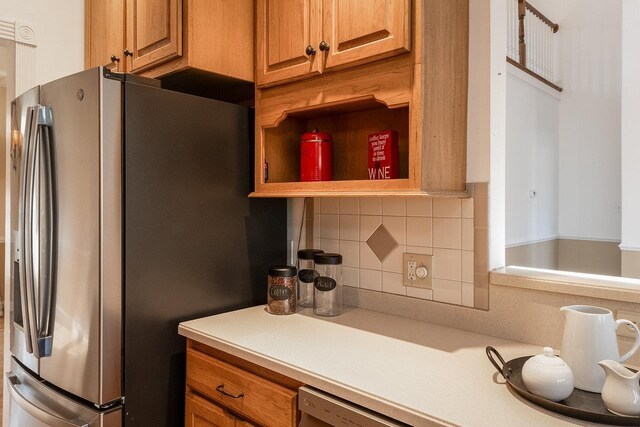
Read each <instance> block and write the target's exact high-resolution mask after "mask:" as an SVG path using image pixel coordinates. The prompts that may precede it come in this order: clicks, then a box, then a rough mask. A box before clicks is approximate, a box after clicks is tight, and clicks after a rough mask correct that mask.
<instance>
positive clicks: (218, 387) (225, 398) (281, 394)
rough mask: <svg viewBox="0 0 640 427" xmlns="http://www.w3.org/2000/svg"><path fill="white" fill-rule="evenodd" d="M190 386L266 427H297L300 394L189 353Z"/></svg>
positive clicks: (216, 361) (204, 356) (202, 355)
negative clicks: (298, 397)
mask: <svg viewBox="0 0 640 427" xmlns="http://www.w3.org/2000/svg"><path fill="white" fill-rule="evenodd" d="M187 386H188V387H190V388H191V389H193V390H197V391H198V392H200V393H202V394H204V395H206V396H207V397H208V398H210V399H211V400H213V401H215V402H218V403H220V404H221V405H223V406H225V407H227V408H229V409H231V410H232V411H234V412H236V413H238V414H240V415H242V416H244V417H246V418H248V419H249V420H251V421H253V422H256V423H258V424H261V425H265V426H291V427H295V425H296V416H297V396H298V393H297V391H294V390H290V389H288V388H286V387H282V386H280V385H278V384H275V383H272V382H271V381H268V380H266V379H264V378H261V377H258V376H256V375H254V374H252V373H249V372H246V371H244V370H242V369H240V368H237V367H235V366H232V365H229V364H228V363H225V362H222V361H220V360H218V359H215V358H213V357H211V356H208V355H206V354H203V353H200V352H199V351H196V350H193V349H187Z"/></svg>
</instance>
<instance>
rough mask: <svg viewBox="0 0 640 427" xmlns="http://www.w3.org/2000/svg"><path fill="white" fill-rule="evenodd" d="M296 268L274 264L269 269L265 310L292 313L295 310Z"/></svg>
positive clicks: (274, 312)
mask: <svg viewBox="0 0 640 427" xmlns="http://www.w3.org/2000/svg"><path fill="white" fill-rule="evenodd" d="M297 274H298V270H297V269H296V268H295V267H294V266H292V265H276V266H273V267H271V268H270V269H269V277H268V279H267V288H268V291H267V312H269V313H271V314H293V313H295V312H296V299H297V292H296V287H297V285H298V275H297Z"/></svg>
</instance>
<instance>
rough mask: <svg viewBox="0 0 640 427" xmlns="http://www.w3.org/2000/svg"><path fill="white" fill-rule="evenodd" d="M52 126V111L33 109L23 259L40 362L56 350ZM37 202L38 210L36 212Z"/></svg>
mask: <svg viewBox="0 0 640 427" xmlns="http://www.w3.org/2000/svg"><path fill="white" fill-rule="evenodd" d="M50 125H51V110H50V109H49V108H46V107H43V106H40V105H38V106H36V107H33V112H32V115H31V133H30V146H31V147H30V150H29V153H28V156H30V157H28V159H27V172H28V173H27V174H26V176H27V178H26V201H25V217H26V218H25V228H24V234H25V238H24V241H25V244H24V247H23V253H24V255H23V259H24V261H25V271H26V274H25V277H26V280H25V284H26V288H27V306H28V308H27V317H28V319H29V325H30V330H29V332H30V334H29V335H30V338H31V348H32V350H33V355H34V356H35V357H36V358H38V359H40V358H42V357H47V356H51V350H52V347H53V345H52V344H53V326H52V322H53V316H52V310H53V300H54V298H53V297H54V287H55V274H54V267H55V247H56V245H55V242H54V239H55V236H56V219H57V218H56V209H55V203H54V202H55V199H54V197H55V195H54V187H53V185H54V183H53V180H54V175H53V153H52V145H51V140H50V138H49V131H50ZM36 201H37V207H36V208H35V209H34V202H36ZM34 212H35V213H36V215H37V216H36V218H34ZM43 217H44V218H43ZM43 219H44V224H43V223H42V220H43ZM34 226H35V227H36V229H35V233H34ZM43 231H44V233H42V232H43ZM35 242H37V250H34V243H35ZM34 255H36V256H37V257H38V260H37V265H36V263H35V262H34ZM34 266H35V268H34ZM36 281H37V283H36ZM36 287H37V289H36Z"/></svg>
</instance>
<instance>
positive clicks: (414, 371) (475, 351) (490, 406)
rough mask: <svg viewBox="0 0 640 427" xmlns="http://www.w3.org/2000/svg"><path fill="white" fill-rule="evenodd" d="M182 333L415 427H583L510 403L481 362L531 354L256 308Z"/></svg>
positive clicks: (410, 329)
mask: <svg viewBox="0 0 640 427" xmlns="http://www.w3.org/2000/svg"><path fill="white" fill-rule="evenodd" d="M179 333H180V334H181V335H183V336H185V337H188V338H191V339H193V340H195V341H198V342H201V343H203V344H206V345H209V346H211V347H214V348H216V349H219V350H222V351H225V352H227V353H230V354H232V355H235V356H238V357H240V358H243V359H245V360H248V361H251V362H253V363H256V364H259V365H261V366H264V367H266V368H268V369H271V370H273V371H276V372H279V373H281V374H284V375H286V376H288V377H290V378H293V379H296V380H298V381H300V382H302V383H304V384H308V385H310V386H312V387H316V388H319V389H321V390H324V391H326V392H328V393H331V394H334V395H336V396H339V397H342V398H343V399H346V400H349V401H352V402H355V403H357V404H359V405H362V406H365V407H367V408H370V409H372V410H375V411H377V412H380V413H382V414H385V415H387V416H390V417H392V418H395V419H398V420H400V421H403V422H405V423H407V424H410V425H413V426H428V425H460V426H485V425H486V426H509V425H518V426H542V425H554V426H555V425H589V424H587V423H585V422H584V421H580V420H573V419H571V418H567V417H564V416H561V415H557V414H554V413H552V412H549V411H546V410H544V409H542V408H539V407H537V406H535V405H533V404H531V403H529V402H527V401H524V400H523V399H521V398H519V397H516V396H515V395H514V394H512V393H511V392H510V391H509V390H508V389H507V386H506V385H505V384H504V383H505V381H504V379H503V378H502V376H501V375H498V373H497V372H496V370H495V368H494V367H493V366H492V365H491V363H490V362H489V360H488V359H487V356H486V355H485V347H486V346H487V345H492V346H494V347H496V348H497V349H498V351H500V353H501V354H502V356H503V357H504V358H505V360H511V359H513V358H516V357H521V356H528V355H531V354H535V353H541V352H542V349H541V348H539V347H537V346H532V345H528V344H522V343H516V342H513V341H507V340H503V339H499V338H494V337H490V336H487V335H480V334H475V333H471V332H465V331H461V330H458V329H452V328H446V327H443V326H437V325H433V324H429V323H424V322H419V321H415V320H410V319H404V318H400V317H395V316H390V315H386V314H381V313H377V312H372V311H366V310H362V309H355V308H347V309H346V310H345V313H344V314H342V315H341V316H338V317H334V318H322V317H317V316H314V315H313V314H312V312H311V310H310V309H305V310H303V311H302V312H301V313H298V314H294V315H291V316H274V315H270V314H268V313H267V312H266V311H265V310H264V306H259V307H252V308H248V309H244V310H238V311H234V312H230V313H225V314H220V315H216V316H211V317H206V318H202V319H196V320H192V321H189V322H183V323H181V324H180V326H179Z"/></svg>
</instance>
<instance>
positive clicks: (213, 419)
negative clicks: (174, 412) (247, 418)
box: [184, 392, 236, 427]
mask: <svg viewBox="0 0 640 427" xmlns="http://www.w3.org/2000/svg"><path fill="white" fill-rule="evenodd" d="M184 406H185V408H184V412H185V417H184V425H185V427H235V425H236V419H235V417H234V416H233V415H231V414H229V413H228V412H225V411H224V410H223V409H222V408H220V407H218V406H216V405H214V404H213V403H211V402H207V401H206V400H205V399H203V398H201V397H198V396H196V395H194V394H193V393H189V392H187V395H186V398H185V405H184Z"/></svg>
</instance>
